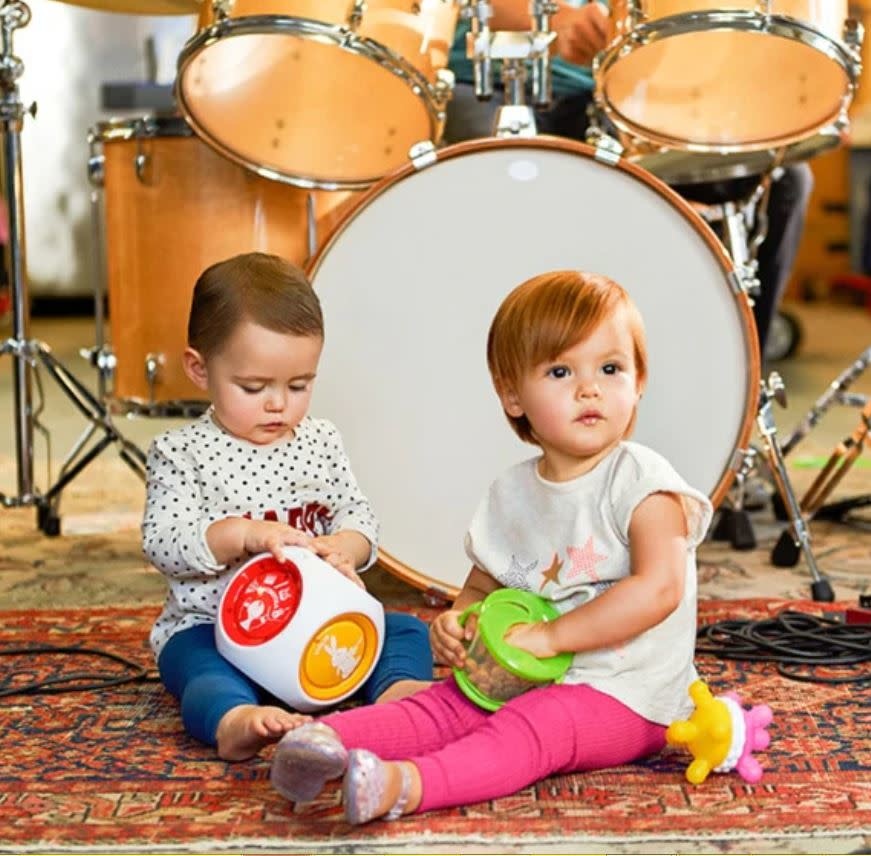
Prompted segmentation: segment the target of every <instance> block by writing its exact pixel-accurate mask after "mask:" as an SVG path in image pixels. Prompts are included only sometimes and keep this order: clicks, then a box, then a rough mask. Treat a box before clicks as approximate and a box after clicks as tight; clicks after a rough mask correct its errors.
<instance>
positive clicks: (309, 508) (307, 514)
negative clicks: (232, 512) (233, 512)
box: [242, 502, 333, 535]
mask: <svg viewBox="0 0 871 856" xmlns="http://www.w3.org/2000/svg"><path fill="white" fill-rule="evenodd" d="M242 516H243V517H245V518H247V519H248V520H251V519H253V518H252V514H251V512H250V511H246V512H245V514H243V515H242ZM261 519H262V520H274V521H275V522H276V523H277V522H279V521H280V522H281V523H287V525H288V526H292V527H293V528H294V529H299V531H300V532H305V533H306V535H326V533H327V532H328V531H329V530H328V528H327V526H328V524H329V522H330V521H331V520H332V519H333V515H332V514H331V513H330V509H329V508H327V506H326V505H322V504H321V503H320V502H309V503H306V504H305V505H303V506H299V505H298V506H296V507H294V508H286V509H284V510H283V511H274V510H271V509H270V510H269V511H265V512H264V513H263V517H262V518H261Z"/></svg>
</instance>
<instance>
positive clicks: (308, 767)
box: [269, 722, 348, 803]
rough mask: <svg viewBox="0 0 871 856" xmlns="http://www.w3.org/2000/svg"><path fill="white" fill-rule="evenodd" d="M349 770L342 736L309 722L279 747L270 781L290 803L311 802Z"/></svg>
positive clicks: (276, 750) (330, 729)
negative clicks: (331, 780) (331, 781)
mask: <svg viewBox="0 0 871 856" xmlns="http://www.w3.org/2000/svg"><path fill="white" fill-rule="evenodd" d="M347 766H348V750H347V749H345V747H344V746H343V745H342V741H341V740H340V739H339V735H338V734H336V732H335V731H333V729H332V728H330V726H329V725H325V724H324V723H322V722H307V723H306V724H305V725H301V726H300V727H299V728H295V729H294V730H293V731H288V732H287V734H285V735H284V737H282V738H281V740H280V741H279V743H278V745H277V746H276V747H275V754H274V755H273V757H272V768H271V769H270V771H269V780H270V781H271V782H272V787H274V788H275V790H277V791H278V792H279V793H280V794H281V795H282V796H284V797H287V799H289V800H292V801H293V802H295V803H298V802H308V801H309V800H313V799H314V798H315V797H316V796H317V795H318V794H319V793H320V792H321V791H322V790H323V789H324V785H326V783H327V782H328V781H330V779H337V778H338V777H339V776H341V775H342V773H343V772H344V771H345V768H346V767H347Z"/></svg>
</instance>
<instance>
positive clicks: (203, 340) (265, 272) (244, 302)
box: [188, 253, 324, 358]
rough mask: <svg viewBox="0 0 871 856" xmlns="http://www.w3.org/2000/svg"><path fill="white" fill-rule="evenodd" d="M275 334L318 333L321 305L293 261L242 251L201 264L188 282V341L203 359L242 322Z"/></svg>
mask: <svg viewBox="0 0 871 856" xmlns="http://www.w3.org/2000/svg"><path fill="white" fill-rule="evenodd" d="M246 320H248V321H253V322H254V323H255V324H259V325H260V326H261V327H266V328H267V329H268V330H274V331H275V332H277V333H292V334H295V335H297V336H320V337H321V338H323V335H324V319H323V315H322V314H321V304H320V301H319V300H318V297H317V295H316V294H315V292H314V289H313V288H312V287H311V283H309V281H308V279H307V278H306V275H305V274H304V273H303V272H302V271H301V270H300V269H299V268H298V267H296V265H293V264H291V263H290V262H288V261H285V260H284V259H282V258H279V257H278V256H271V255H267V254H266V253H243V254H242V255H238V256H233V257H232V258H230V259H227V260H226V261H223V262H218V263H217V264H213V265H212V266H211V267H208V268H206V269H205V270H204V271H203V272H202V273H201V274H200V277H199V279H198V280H197V282H196V285H195V286H194V293H193V298H192V300H191V312H190V317H189V318H188V344H189V345H190V346H191V347H192V348H194V349H195V350H197V351H199V352H200V354H202V355H203V357H204V358H208V357H210V356H213V355H214V354H216V353H218V351H220V350H221V348H222V347H223V346H224V345H225V344H226V342H227V340H228V339H229V338H230V336H232V334H233V331H234V330H235V329H236V327H238V325H239V324H240V323H242V322H243V321H246Z"/></svg>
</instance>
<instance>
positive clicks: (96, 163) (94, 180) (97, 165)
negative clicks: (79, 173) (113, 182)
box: [88, 151, 106, 187]
mask: <svg viewBox="0 0 871 856" xmlns="http://www.w3.org/2000/svg"><path fill="white" fill-rule="evenodd" d="M105 167H106V158H105V157H104V155H103V154H102V153H101V152H95V151H92V152H91V156H90V157H89V158H88V181H90V183H91V185H92V186H94V187H102V186H103V182H104V179H105V177H106V170H105Z"/></svg>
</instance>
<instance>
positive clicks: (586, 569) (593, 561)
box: [566, 535, 608, 582]
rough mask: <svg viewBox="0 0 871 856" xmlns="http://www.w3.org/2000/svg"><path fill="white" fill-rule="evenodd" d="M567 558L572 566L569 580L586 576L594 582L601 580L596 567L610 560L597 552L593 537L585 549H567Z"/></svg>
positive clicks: (588, 540)
mask: <svg viewBox="0 0 871 856" xmlns="http://www.w3.org/2000/svg"><path fill="white" fill-rule="evenodd" d="M566 556H567V557H568V559H569V561H570V562H571V564H572V566H571V569H570V570H569V571H568V573H566V577H567V578H568V579H572V578H573V577H577V576H584V577H587V579H590V580H593V581H594V582H595V581H598V579H599V574H598V573H597V572H596V565H598V564H599V562H604V561H605V559H607V558H608V556H607V554H604V553H597V552H596V549H595V547H594V545H593V536H592V535H590V537H589V538H587V543H586V544H584V546H583V547H566Z"/></svg>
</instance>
